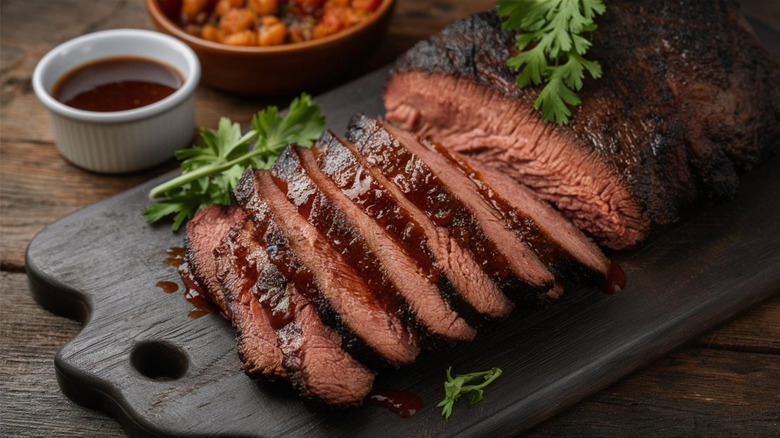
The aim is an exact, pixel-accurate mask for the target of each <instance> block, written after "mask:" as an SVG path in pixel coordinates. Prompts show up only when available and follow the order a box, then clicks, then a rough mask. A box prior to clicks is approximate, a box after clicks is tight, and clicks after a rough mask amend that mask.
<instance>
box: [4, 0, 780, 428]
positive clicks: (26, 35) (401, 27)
mask: <svg viewBox="0 0 780 438" xmlns="http://www.w3.org/2000/svg"><path fill="white" fill-rule="evenodd" d="M492 3H493V2H492V0H491V1H485V0H478V1H447V0H415V1H412V0H400V1H399V2H398V7H397V9H396V16H395V18H394V22H393V25H392V27H391V30H390V34H389V36H388V38H387V39H386V40H385V41H384V42H383V43H382V44H381V45H380V46H379V47H378V49H377V50H376V51H375V52H374V54H373V55H372V57H371V58H370V59H368V60H367V61H366V62H365V63H364V64H363V65H362V66H360V67H358V68H356V70H355V75H354V77H356V76H358V75H360V74H363V73H365V72H367V71H370V70H372V69H373V68H376V67H378V66H380V65H383V64H384V63H387V62H389V61H390V60H392V59H393V58H394V57H395V56H397V55H398V54H399V53H401V52H402V51H404V50H405V49H407V48H408V47H410V46H411V45H412V44H413V43H414V42H415V41H417V40H418V39H420V38H423V37H425V36H427V35H429V34H432V33H434V32H436V31H438V30H440V29H441V28H442V27H444V26H445V25H446V24H448V23H449V22H451V21H453V20H455V19H458V18H460V17H463V16H465V15H468V14H469V13H472V12H474V11H478V10H482V9H485V8H486V7H488V6H489V5H491V4H492ZM742 3H743V6H744V9H745V11H746V14H747V15H748V16H749V17H751V18H752V19H754V20H758V21H760V22H762V23H764V24H765V25H766V26H765V28H766V29H770V30H771V29H775V30H777V29H780V18H779V17H780V3H778V2H773V1H766V0H742ZM55 4H56V7H55V6H54V5H55ZM0 9H1V10H2V11H1V12H0V78H1V81H2V82H1V83H0V262H1V263H0V268H2V270H3V273H2V274H0V294H1V296H2V298H4V303H3V305H2V306H0V330H1V332H0V334H1V335H0V436H121V435H122V432H121V429H120V428H119V426H118V424H117V423H116V422H115V421H114V420H113V419H111V418H109V417H108V416H106V415H104V414H102V413H100V412H97V411H93V410H89V409H85V408H83V407H81V406H78V405H76V404H74V403H72V402H70V401H69V400H68V399H67V398H65V397H64V396H63V395H62V393H61V392H60V391H59V389H58V386H57V383H56V381H55V380H54V372H53V361H52V359H53V357H54V354H55V353H56V351H57V350H58V349H59V348H60V347H61V346H62V345H64V344H65V343H66V342H67V341H68V340H70V339H72V338H73V336H75V335H76V333H77V332H78V330H79V327H80V324H78V323H75V322H73V321H71V320H68V319H66V318H61V317H57V316H53V315H52V314H50V313H48V312H47V311H45V310H43V309H42V308H41V307H40V306H38V305H36V304H34V303H33V302H32V300H31V299H30V297H29V290H28V288H27V284H26V280H25V276H24V274H22V273H21V272H23V271H24V264H23V263H24V248H25V247H26V245H27V243H28V242H29V241H30V240H31V239H32V237H33V236H34V234H35V233H36V232H37V231H39V230H40V229H41V228H43V227H44V226H45V225H47V224H49V223H51V222H53V221H54V220H56V219H58V218H60V217H62V216H63V215H65V214H67V213H70V212H73V211H75V210H77V209H79V208H81V207H84V206H87V205H89V204H92V203H94V202H97V201H100V200H101V199H104V198H106V197H107V196H109V195H111V194H114V193H117V192H120V191H122V190H125V189H127V188H130V187H133V186H135V185H137V184H139V183H140V182H142V181H144V180H146V179H147V178H150V177H152V176H154V175H158V174H161V173H163V172H165V171H166V170H168V169H169V168H170V166H168V167H166V166H162V167H161V168H158V169H153V170H151V171H149V172H148V173H144V174H138V175H130V176H122V177H109V176H102V175H96V174H92V173H88V172H83V171H81V170H79V169H77V168H75V167H73V166H71V165H70V164H68V163H66V162H64V161H63V160H62V159H61V158H59V156H58V155H57V154H56V151H55V149H54V145H53V144H52V143H51V141H52V138H51V132H50V129H49V124H48V119H47V117H46V113H45V110H44V108H43V107H42V105H41V104H40V103H39V102H38V101H37V99H36V98H35V97H34V95H33V93H32V89H31V85H30V76H31V74H32V70H33V68H34V66H35V63H36V62H37V61H38V60H39V59H40V57H41V56H43V54H44V53H46V51H48V50H49V49H51V48H52V47H53V46H54V45H56V44H58V43H60V42H63V41H65V40H67V39H70V38H73V37H75V36H78V35H81V34H83V33H86V32H91V31H95V30H102V29H110V28H118V27H138V28H151V26H150V23H149V21H148V18H147V17H146V12H145V10H144V7H143V3H142V2H141V1H137V0H101V1H99V2H93V1H79V0H58V1H57V2H52V1H50V0H3V2H2V5H1V6H0ZM760 31H761V29H760V28H758V27H757V32H759V33H760ZM770 49H774V51H775V52H776V53H777V52H778V51H780V47H774V48H771V47H770ZM196 100H197V119H198V123H199V124H201V125H205V126H211V127H213V126H215V125H216V123H217V120H218V118H219V117H220V116H228V117H231V118H233V119H235V120H237V121H240V122H247V121H248V120H249V118H250V117H251V114H252V113H253V112H254V111H256V110H257V109H259V108H261V107H262V106H264V105H265V104H267V103H283V101H284V99H278V100H277V101H276V102H270V101H263V100H261V99H250V100H247V99H243V98H239V97H235V96H230V95H227V94H224V93H220V92H217V91H213V90H209V89H205V88H201V89H199V90H198V92H197V94H196ZM61 187H67V190H63V189H61ZM55 193H56V195H55ZM779 325H780V299H778V298H774V299H773V300H771V301H770V302H769V303H767V304H765V305H763V306H762V307H759V308H758V309H756V310H754V311H752V312H749V313H747V314H745V315H743V316H740V317H739V318H738V319H736V320H735V321H734V322H732V323H731V324H728V325H725V326H724V327H722V328H720V329H718V330H715V331H713V332H712V333H710V334H709V335H707V336H705V337H703V338H702V339H700V340H699V341H697V342H694V343H692V344H691V345H690V346H689V347H686V348H683V349H682V350H680V351H678V352H677V353H674V354H672V355H670V356H668V357H666V358H664V359H661V360H659V361H658V362H657V363H656V364H654V365H652V366H651V367H649V368H647V369H645V370H642V371H639V372H638V373H636V374H634V375H633V376H631V377H629V378H627V379H626V380H624V381H623V382H622V383H619V384H617V385H615V386H613V387H611V388H609V389H607V390H605V391H603V392H601V393H598V394H597V395H595V396H593V397H592V398H591V399H589V400H586V401H585V402H582V403H579V404H577V405H576V406H574V407H572V408H570V409H569V410H567V411H565V412H564V413H562V414H560V415H559V416H557V417H555V418H553V419H551V420H549V421H547V422H545V423H543V424H542V425H540V426H539V427H538V428H537V429H535V430H534V431H533V432H532V434H533V435H535V436H544V435H552V436H582V435H591V436H620V435H623V436H625V435H629V436H632V435H644V436H656V435H658V434H659V432H665V433H664V435H668V436H681V435H683V436H690V435H709V436H732V435H740V436H767V435H778V433H771V432H773V431H775V432H776V431H777V424H778V423H780V414H778V413H777V411H776V410H775V411H772V409H771V408H773V407H776V406H777V404H778V403H777V398H776V394H777V391H775V392H774V393H772V392H770V391H769V389H772V388H774V387H772V386H771V383H772V382H771V381H770V382H769V383H770V384H769V385H768V384H766V382H765V380H761V381H760V382H758V383H756V381H755V380H752V379H748V378H744V379H740V378H739V376H742V375H743V374H741V373H742V372H744V370H746V369H747V370H766V369H772V364H776V363H777V362H778V360H780V359H778V356H777V354H778V351H777V350H778V345H780V331H778V326H779ZM679 355H682V356H681V357H685V360H684V361H683V362H682V365H680V364H679V363H678V362H679V360H678V359H676V358H677V357H678V356H679ZM730 361H732V362H730ZM732 363H738V364H742V365H743V368H741V371H740V368H739V367H734V366H732V365H730V364H732ZM708 376H709V377H708ZM713 376H717V377H713ZM767 376H769V377H772V375H771V374H767ZM669 379H675V381H676V382H677V383H678V384H677V385H675V387H673V388H672V387H670V386H669V385H667V384H666V383H667V381H668V380H669ZM774 379H775V380H774V381H775V382H776V381H777V374H776V368H775V374H774ZM775 389H776V388H775ZM710 390H716V391H720V392H721V393H725V394H731V393H734V394H739V397H740V399H741V400H743V401H744V404H742V405H740V406H741V407H740V408H739V409H731V408H729V407H727V406H726V405H722V404H718V403H710V402H708V401H707V400H703V399H698V400H696V399H695V398H692V396H691V394H696V393H699V394H706V393H708V391H710ZM710 398H713V397H710ZM691 400H696V403H695V407H696V411H695V412H692V411H691V412H690V415H687V416H686V415H685V414H681V412H683V413H684V412H687V411H686V406H688V404H690V403H691ZM713 400H717V398H713ZM772 422H774V423H772ZM635 424H636V427H634V426H633V425H635ZM770 424H774V429H772V428H769V426H768V425H770ZM707 425H720V427H723V429H722V430H720V429H719V428H715V427H707ZM740 425H742V426H743V427H742V431H741V432H740V431H739V430H738V427H740ZM735 431H736V432H738V433H730V432H735Z"/></svg>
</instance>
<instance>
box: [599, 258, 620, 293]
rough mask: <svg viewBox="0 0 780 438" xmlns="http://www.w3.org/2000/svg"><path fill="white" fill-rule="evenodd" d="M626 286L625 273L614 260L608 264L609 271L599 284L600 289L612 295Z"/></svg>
mask: <svg viewBox="0 0 780 438" xmlns="http://www.w3.org/2000/svg"><path fill="white" fill-rule="evenodd" d="M625 287H626V273H625V272H623V268H621V267H620V265H618V264H617V263H615V262H611V263H610V264H609V272H608V273H607V280H606V281H605V282H604V284H602V285H601V290H602V291H604V293H606V294H609V295H612V294H616V293H618V292H620V291H621V290H623V289H625Z"/></svg>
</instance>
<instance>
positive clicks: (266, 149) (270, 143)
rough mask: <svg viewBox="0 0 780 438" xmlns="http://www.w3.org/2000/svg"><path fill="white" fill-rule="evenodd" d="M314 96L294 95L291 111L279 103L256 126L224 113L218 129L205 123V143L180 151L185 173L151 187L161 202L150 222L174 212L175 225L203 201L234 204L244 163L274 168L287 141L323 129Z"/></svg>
mask: <svg viewBox="0 0 780 438" xmlns="http://www.w3.org/2000/svg"><path fill="white" fill-rule="evenodd" d="M310 99H311V97H310V96H309V95H307V94H302V95H301V96H300V97H299V98H296V99H295V100H293V102H292V104H291V105H290V111H289V112H288V114H287V116H285V117H280V116H279V109H278V108H277V107H275V106H272V107H269V108H268V109H266V110H263V111H260V112H258V113H257V114H256V115H255V116H254V117H253V118H252V129H251V130H250V131H249V132H247V133H245V134H242V133H241V126H240V125H239V124H238V123H233V122H231V121H230V119H227V118H224V117H223V118H222V119H220V121H219V127H218V128H217V129H216V130H213V129H208V128H201V130H200V136H201V140H202V145H200V146H197V145H196V146H193V147H191V148H187V149H181V150H178V151H176V158H178V159H179V160H183V161H182V163H181V168H182V173H181V175H179V176H177V177H176V178H173V179H171V180H169V181H167V182H165V183H163V184H160V185H159V186H157V187H155V188H153V189H152V191H151V192H150V193H149V198H150V199H152V200H159V201H160V202H158V203H156V204H154V205H152V206H150V207H149V208H148V209H147V210H146V211H145V212H144V217H145V218H146V220H147V221H149V222H150V223H153V222H157V221H159V220H161V219H163V218H165V217H167V216H170V215H173V216H174V217H173V231H177V230H178V229H179V228H180V227H181V225H182V224H183V223H184V221H186V220H188V219H190V218H192V216H193V215H194V214H195V212H196V211H197V210H198V209H199V208H200V207H203V206H207V205H211V204H222V205H228V204H230V196H231V193H232V191H233V189H234V188H235V187H236V184H238V180H239V179H241V175H242V174H243V172H244V169H246V168H247V167H254V168H258V169H268V168H270V167H271V166H272V165H273V163H274V161H276V157H278V156H279V154H280V153H281V152H282V150H283V149H284V147H285V146H287V145H288V144H290V143H296V144H298V145H300V146H306V147H310V146H311V145H312V144H314V142H315V141H316V140H317V139H318V138H319V137H320V136H321V135H322V132H323V131H324V129H325V116H323V115H322V113H320V108H319V106H318V105H317V104H315V103H313V102H311V100H310Z"/></svg>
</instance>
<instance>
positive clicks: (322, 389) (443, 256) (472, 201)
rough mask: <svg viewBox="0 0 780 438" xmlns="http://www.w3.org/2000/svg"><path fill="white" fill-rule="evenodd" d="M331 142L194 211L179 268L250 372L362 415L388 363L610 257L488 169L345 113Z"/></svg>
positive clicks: (582, 278) (599, 272)
mask: <svg viewBox="0 0 780 438" xmlns="http://www.w3.org/2000/svg"><path fill="white" fill-rule="evenodd" d="M349 135H350V138H351V139H352V140H353V141H354V142H355V143H352V142H348V141H345V140H342V139H340V138H338V137H336V136H335V135H333V134H332V133H331V132H327V133H326V134H325V135H324V136H323V137H322V138H321V139H320V140H319V141H318V142H317V143H316V145H315V147H314V148H313V149H312V150H309V149H305V148H301V147H298V146H295V145H290V146H288V147H287V148H286V149H285V150H284V151H283V152H282V154H281V155H280V156H279V158H278V159H277V161H276V163H275V164H274V166H273V167H272V169H271V170H258V169H248V170H247V171H246V172H245V173H244V175H243V177H242V178H241V180H240V182H239V184H238V187H237V188H236V190H235V196H236V199H237V200H238V202H239V204H240V206H233V207H218V206H212V207H207V208H205V209H202V210H200V211H199V212H198V213H197V214H196V216H195V218H194V219H193V220H192V221H191V222H190V223H189V224H188V226H187V247H188V261H189V264H190V265H191V266H192V269H193V272H195V274H196V276H197V278H198V279H199V281H200V282H201V283H202V285H204V287H205V288H206V290H205V291H204V292H205V293H206V294H207V295H208V296H209V297H210V298H211V299H212V300H213V301H214V302H215V303H218V305H219V306H220V307H221V308H222V310H223V313H224V314H225V315H226V316H228V317H229V318H230V319H231V321H232V323H233V326H234V327H235V328H236V332H237V341H238V353H239V356H240V358H241V360H242V362H243V369H244V371H246V372H247V373H248V374H250V375H261V376H264V377H266V378H268V379H270V380H289V381H290V382H292V384H293V385H294V386H295V387H296V388H297V389H298V390H299V392H300V393H301V394H302V395H303V396H304V397H307V398H310V399H313V400H317V401H321V402H324V403H327V404H330V405H354V404H359V403H361V401H362V400H363V398H365V397H366V395H367V394H368V392H369V391H370V389H371V386H372V384H373V380H374V376H375V372H376V370H378V369H379V368H381V367H383V366H385V365H386V364H389V365H392V366H396V367H397V366H400V365H403V364H408V363H411V362H413V361H414V360H415V359H416V357H417V355H418V353H419V351H420V345H423V346H425V347H426V348H435V347H439V346H441V345H442V344H443V343H442V342H429V341H438V340H444V341H446V343H448V344H451V343H453V342H456V341H463V340H471V339H473V338H474V336H475V335H476V328H482V327H484V326H485V324H486V323H487V322H489V321H490V320H493V319H495V318H500V317H504V316H506V315H507V314H508V313H509V312H510V311H511V310H512V308H513V307H514V303H513V302H512V301H511V300H510V298H508V295H505V294H504V292H507V293H510V292H518V291H521V292H523V294H518V295H513V294H509V296H512V297H513V298H515V299H516V300H517V299H519V300H522V301H525V302H527V301H529V298H530V300H532V301H549V300H551V299H555V298H557V297H558V296H559V295H560V294H561V293H562V292H563V287H564V286H566V287H568V285H596V284H598V283H600V282H603V281H604V279H605V273H606V272H607V270H608V269H609V266H610V265H609V261H608V260H607V259H606V258H605V257H604V255H603V254H601V252H600V251H599V250H598V248H597V247H596V246H595V245H594V244H593V243H592V242H590V241H589V240H588V239H587V238H586V237H585V236H584V235H583V234H582V233H581V232H580V231H579V230H577V229H576V228H575V227H574V226H573V225H571V224H569V223H568V222H567V221H566V220H565V219H563V217H562V216H560V215H559V214H558V213H557V212H555V211H554V210H553V209H552V208H550V207H549V206H547V205H546V204H545V203H544V202H542V201H540V200H539V199H537V198H535V197H534V195H533V194H531V193H530V192H529V191H528V189H526V188H524V187H522V186H520V185H519V184H518V183H516V182H515V181H514V180H512V179H511V178H508V177H506V176H503V175H502V174H500V173H497V171H494V170H490V169H489V168H485V167H483V166H481V165H480V164H478V163H474V162H471V161H470V160H469V159H468V158H466V157H464V156H462V155H460V154H457V153H455V152H452V151H450V150H447V149H444V148H442V147H440V146H437V145H435V144H433V143H431V142H430V141H427V140H425V139H421V138H419V137H416V136H414V135H412V134H410V133H408V132H404V131H401V130H399V129H398V128H396V127H393V126H388V125H387V124H385V123H384V122H381V121H378V120H375V119H370V118H368V117H365V116H362V115H358V116H356V117H355V118H354V119H353V122H352V123H351V125H350V128H349Z"/></svg>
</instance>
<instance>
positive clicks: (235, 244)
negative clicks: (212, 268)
mask: <svg viewBox="0 0 780 438" xmlns="http://www.w3.org/2000/svg"><path fill="white" fill-rule="evenodd" d="M214 254H215V260H216V268H217V270H216V272H217V278H218V279H219V282H220V284H221V287H222V289H223V290H224V296H225V299H226V304H227V306H228V309H229V311H230V315H231V320H232V322H233V326H234V327H235V328H236V331H237V337H236V338H237V340H238V355H239V357H241V361H242V362H243V363H244V365H243V367H242V369H243V370H244V371H246V372H247V373H249V374H262V375H264V376H266V377H268V378H270V379H277V378H282V379H283V378H288V377H289V374H288V373H287V370H286V369H285V367H284V365H283V361H284V354H283V353H282V350H281V349H280V348H279V343H278V341H277V336H276V332H275V327H274V326H275V324H274V322H275V319H276V318H275V317H274V316H273V315H274V312H279V311H284V310H286V309H284V303H285V302H286V301H288V300H289V299H288V298H287V297H286V295H287V288H286V283H287V282H286V280H285V278H284V277H283V276H282V275H281V274H280V273H279V271H278V270H277V269H276V268H275V267H274V266H273V265H271V264H270V263H269V262H268V256H266V254H265V247H264V246H263V245H262V244H261V243H260V242H258V239H257V236H256V230H255V226H254V222H252V221H251V220H245V221H244V222H243V223H240V224H238V225H237V226H236V227H234V228H233V229H232V230H231V231H230V233H229V234H228V236H226V238H225V239H224V240H223V241H222V243H221V244H220V245H219V246H218V247H217V249H216V250H215V251H214ZM258 284H260V285H262V286H261V287H260V288H259V290H258V291H257V295H255V291H254V288H255V287H256V285H258ZM278 307H282V309H277V308H278Z"/></svg>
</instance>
